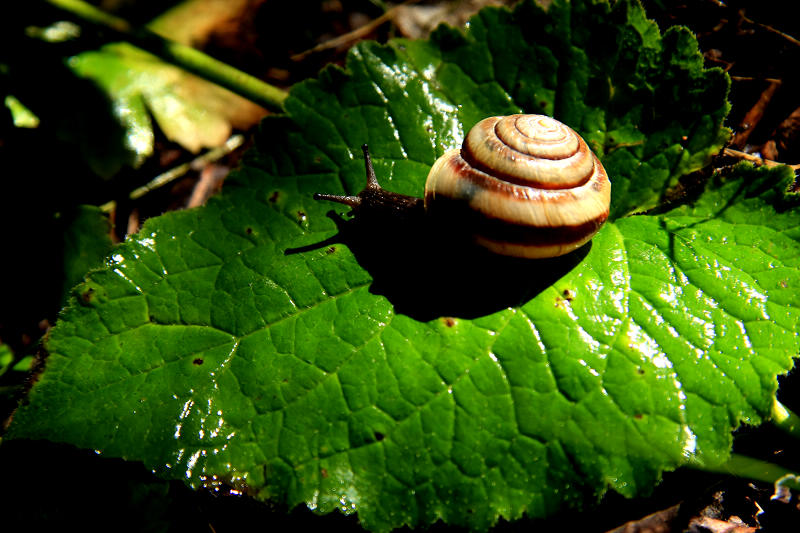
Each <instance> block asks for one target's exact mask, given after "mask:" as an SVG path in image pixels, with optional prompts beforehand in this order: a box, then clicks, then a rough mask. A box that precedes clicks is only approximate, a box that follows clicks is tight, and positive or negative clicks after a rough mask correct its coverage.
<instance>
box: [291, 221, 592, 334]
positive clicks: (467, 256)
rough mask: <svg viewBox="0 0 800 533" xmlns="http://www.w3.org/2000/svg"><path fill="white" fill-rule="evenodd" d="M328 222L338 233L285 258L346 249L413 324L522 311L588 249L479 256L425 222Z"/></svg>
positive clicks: (480, 253) (457, 235)
mask: <svg viewBox="0 0 800 533" xmlns="http://www.w3.org/2000/svg"><path fill="white" fill-rule="evenodd" d="M363 214H364V213H362V214H361V215H363ZM328 216H329V217H331V218H332V219H333V220H334V222H335V223H336V225H337V227H338V230H339V233H338V234H336V235H334V236H333V237H331V238H330V239H326V240H325V241H322V242H319V243H316V244H312V245H309V246H304V247H302V248H291V249H287V250H286V254H293V253H300V252H305V251H309V250H313V249H319V248H322V247H325V246H330V245H332V244H335V243H341V244H345V245H347V246H348V247H349V248H350V250H351V251H352V252H353V254H354V255H355V258H356V260H357V261H358V263H359V265H360V266H361V267H362V268H363V269H365V270H366V271H367V272H369V273H370V275H371V276H372V279H373V282H372V286H371V287H370V292H371V293H373V294H379V295H382V296H385V297H386V298H387V299H388V300H389V301H390V302H391V303H392V305H393V306H394V309H395V312H397V313H400V314H404V315H407V316H409V317H411V318H414V319H415V320H420V321H428V320H433V319H437V318H440V317H454V318H467V319H469V318H477V317H481V316H485V315H489V314H491V313H494V312H496V311H500V310H502V309H506V308H508V307H516V306H520V305H523V304H524V303H526V302H527V301H529V300H530V299H531V298H533V297H534V296H536V295H537V294H539V293H540V292H542V291H543V290H545V289H547V288H548V287H550V286H551V285H552V284H553V283H554V282H555V281H557V280H558V279H560V278H562V277H563V276H564V275H565V274H567V273H568V272H569V271H571V270H572V269H573V268H575V266H577V265H578V264H579V263H580V262H581V261H582V260H583V258H584V257H586V254H587V253H588V252H589V250H590V248H591V243H588V244H587V245H585V246H582V247H581V248H579V249H578V250H575V251H574V252H572V253H569V254H567V255H564V256H561V257H556V258H552V259H519V258H513V257H504V256H500V255H496V254H492V253H490V252H488V251H485V250H483V249H481V248H479V247H477V246H475V245H473V244H472V243H471V242H469V241H468V240H466V239H465V237H464V236H462V235H460V232H458V231H452V230H448V229H446V228H443V227H441V226H440V225H439V226H437V225H435V224H433V223H432V222H431V221H430V220H427V219H426V218H425V217H424V216H421V217H420V216H408V217H402V216H400V217H398V216H396V213H395V214H394V215H393V216H391V217H386V216H379V215H373V216H359V217H356V218H351V219H344V218H342V217H341V216H339V215H338V214H336V213H335V212H334V211H331V212H329V213H328Z"/></svg>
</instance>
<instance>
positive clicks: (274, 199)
mask: <svg viewBox="0 0 800 533" xmlns="http://www.w3.org/2000/svg"><path fill="white" fill-rule="evenodd" d="M280 195H281V193H280V192H279V191H275V192H273V193H272V194H271V195H270V196H269V201H270V202H272V203H273V204H274V203H275V202H277V201H278V198H279V197H280Z"/></svg>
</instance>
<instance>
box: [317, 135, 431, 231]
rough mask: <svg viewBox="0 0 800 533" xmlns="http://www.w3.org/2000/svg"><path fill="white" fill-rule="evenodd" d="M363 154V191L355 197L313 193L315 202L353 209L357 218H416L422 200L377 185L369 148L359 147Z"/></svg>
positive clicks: (420, 210)
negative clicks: (325, 201) (364, 178)
mask: <svg viewBox="0 0 800 533" xmlns="http://www.w3.org/2000/svg"><path fill="white" fill-rule="evenodd" d="M361 150H362V151H363V152H364V167H365V170H366V175H367V184H366V186H365V187H364V189H363V190H362V191H361V192H360V193H358V194H357V195H355V196H344V195H337V194H326V193H315V194H314V199H315V200H328V201H330V202H337V203H340V204H344V205H347V206H350V207H352V208H353V214H354V215H356V216H358V215H359V213H361V216H401V217H403V218H405V217H408V216H416V215H417V214H421V212H422V210H423V200H422V199H421V198H414V197H413V196H407V195H405V194H400V193H396V192H392V191H387V190H386V189H384V188H383V187H381V186H380V183H378V178H377V177H376V176H375V168H374V167H373V166H372V158H371V157H370V155H369V147H367V145H366V144H363V145H361Z"/></svg>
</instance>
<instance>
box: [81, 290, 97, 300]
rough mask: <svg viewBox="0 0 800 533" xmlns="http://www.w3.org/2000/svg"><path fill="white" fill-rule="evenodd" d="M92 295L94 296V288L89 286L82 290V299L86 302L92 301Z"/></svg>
mask: <svg viewBox="0 0 800 533" xmlns="http://www.w3.org/2000/svg"><path fill="white" fill-rule="evenodd" d="M92 296H94V288H92V287H88V288H87V289H86V290H84V291H81V300H82V301H83V303H85V304H88V303H90V302H91V301H92Z"/></svg>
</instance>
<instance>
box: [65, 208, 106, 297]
mask: <svg viewBox="0 0 800 533" xmlns="http://www.w3.org/2000/svg"><path fill="white" fill-rule="evenodd" d="M63 218H64V220H63V227H64V251H63V257H64V285H63V290H62V294H63V295H64V296H63V298H62V302H66V300H67V297H68V296H69V292H70V290H71V289H72V287H74V286H75V285H77V284H78V283H79V282H80V281H81V280H82V279H83V276H84V275H86V273H87V272H88V271H89V270H90V269H92V268H97V267H99V266H101V265H102V264H103V260H104V259H105V257H106V256H107V255H108V254H109V252H110V251H111V248H112V244H111V237H110V232H111V224H110V222H109V220H108V217H107V216H106V214H105V213H103V212H102V211H101V210H100V209H99V208H97V207H95V206H90V205H81V206H78V207H77V208H76V209H75V210H74V211H73V212H69V213H68V214H66V215H65V216H64V217H63Z"/></svg>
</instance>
